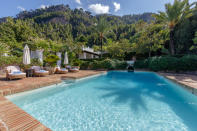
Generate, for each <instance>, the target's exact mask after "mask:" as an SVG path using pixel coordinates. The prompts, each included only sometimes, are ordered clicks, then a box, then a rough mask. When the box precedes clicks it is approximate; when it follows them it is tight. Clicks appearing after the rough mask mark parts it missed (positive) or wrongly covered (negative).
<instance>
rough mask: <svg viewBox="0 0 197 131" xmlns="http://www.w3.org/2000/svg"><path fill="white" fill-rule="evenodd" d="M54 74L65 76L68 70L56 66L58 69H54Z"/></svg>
mask: <svg viewBox="0 0 197 131" xmlns="http://www.w3.org/2000/svg"><path fill="white" fill-rule="evenodd" d="M55 73H56V74H66V73H68V69H66V68H60V67H59V66H58V67H56V69H55Z"/></svg>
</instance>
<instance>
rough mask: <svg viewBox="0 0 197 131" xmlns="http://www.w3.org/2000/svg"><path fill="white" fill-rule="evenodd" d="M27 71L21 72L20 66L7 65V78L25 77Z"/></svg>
mask: <svg viewBox="0 0 197 131" xmlns="http://www.w3.org/2000/svg"><path fill="white" fill-rule="evenodd" d="M25 77H26V73H24V72H21V70H20V67H19V66H8V67H6V79H9V80H12V79H21V78H25Z"/></svg>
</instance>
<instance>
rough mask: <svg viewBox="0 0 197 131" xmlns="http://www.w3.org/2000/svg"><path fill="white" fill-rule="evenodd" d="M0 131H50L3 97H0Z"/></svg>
mask: <svg viewBox="0 0 197 131" xmlns="http://www.w3.org/2000/svg"><path fill="white" fill-rule="evenodd" d="M0 131H50V129H49V128H47V127H46V126H44V125H43V124H41V123H40V122H39V121H38V120H36V119H34V118H33V117H32V116H30V115H29V114H27V113H26V112H25V111H23V110H22V109H20V108H19V107H17V106H16V105H15V104H13V103H12V102H10V101H9V100H7V99H6V98H5V97H0Z"/></svg>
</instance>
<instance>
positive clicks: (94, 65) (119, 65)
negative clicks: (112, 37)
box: [80, 59, 128, 70]
mask: <svg viewBox="0 0 197 131" xmlns="http://www.w3.org/2000/svg"><path fill="white" fill-rule="evenodd" d="M127 66H128V65H127V63H126V62H124V61H119V60H111V59H104V60H93V61H83V62H82V64H81V66H80V68H81V69H94V70H97V69H105V70H115V69H126V67H127Z"/></svg>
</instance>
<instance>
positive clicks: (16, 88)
mask: <svg viewBox="0 0 197 131" xmlns="http://www.w3.org/2000/svg"><path fill="white" fill-rule="evenodd" d="M100 73H104V71H92V70H81V71H79V72H77V73H67V74H54V75H48V76H46V77H29V78H24V79H19V80H11V81H7V80H6V79H5V75H3V76H0V96H6V95H10V94H15V93H19V92H24V91H28V90H33V89H36V88H41V87H44V86H48V85H53V84H56V83H60V82H61V81H62V80H64V79H67V78H71V79H77V78H82V77H86V76H90V75H96V74H100Z"/></svg>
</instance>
